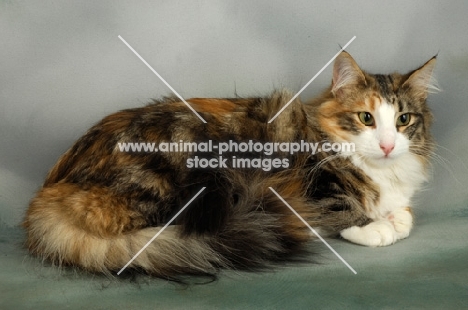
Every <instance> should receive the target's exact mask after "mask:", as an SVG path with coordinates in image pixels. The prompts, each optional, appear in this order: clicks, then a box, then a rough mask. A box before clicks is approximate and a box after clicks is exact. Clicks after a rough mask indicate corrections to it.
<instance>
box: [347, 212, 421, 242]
mask: <svg viewBox="0 0 468 310" xmlns="http://www.w3.org/2000/svg"><path fill="white" fill-rule="evenodd" d="M412 227H413V216H412V215H411V211H410V209H409V208H399V209H397V210H395V211H393V212H391V213H390V214H389V215H388V216H387V218H386V219H382V220H378V221H375V222H372V223H370V224H368V225H366V226H363V227H358V226H353V227H350V228H347V229H344V230H342V231H341V236H342V237H343V238H345V239H347V240H349V241H351V242H353V243H357V244H361V245H365V246H370V247H378V246H387V245H391V244H393V243H395V242H396V241H397V240H401V239H404V238H406V237H408V236H409V233H410V231H411V228H412Z"/></svg>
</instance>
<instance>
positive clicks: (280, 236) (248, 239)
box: [23, 180, 314, 278]
mask: <svg viewBox="0 0 468 310" xmlns="http://www.w3.org/2000/svg"><path fill="white" fill-rule="evenodd" d="M253 181H255V180H253ZM274 183H275V184H274V185H276V186H278V187H279V188H277V190H278V192H279V193H281V194H282V195H283V196H284V198H285V199H286V200H288V198H290V199H289V202H290V204H291V205H292V206H293V207H295V208H296V210H297V211H298V212H299V213H302V214H303V216H304V217H306V218H307V217H308V218H309V219H310V218H313V217H314V216H313V214H312V213H311V209H306V207H307V206H306V205H305V204H304V201H303V200H302V199H301V198H297V196H296V197H292V196H294V195H295V194H294V193H297V191H298V190H299V188H295V187H294V186H293V185H291V184H294V183H293V182H289V183H285V182H283V181H282V182H279V183H278V182H274ZM252 184H261V182H258V183H257V182H252V183H251V185H250V186H248V187H246V188H245V189H244V192H243V193H242V196H241V198H239V201H237V202H236V206H235V207H233V208H231V209H230V210H226V212H227V213H229V215H228V216H227V219H226V221H225V225H224V226H223V228H222V229H221V230H220V231H219V232H217V233H216V234H188V235H187V234H184V233H182V231H183V229H181V228H180V227H179V225H173V226H169V227H168V228H166V229H165V230H164V231H163V232H162V233H161V234H160V235H159V236H158V238H156V239H155V240H154V241H153V242H152V243H151V244H150V245H149V246H148V247H147V248H146V249H145V250H144V251H143V252H142V253H141V254H140V255H139V256H138V257H137V258H136V259H135V260H134V261H133V262H132V264H131V265H130V266H128V268H131V269H141V270H144V271H146V272H148V273H149V274H152V275H155V276H160V277H166V278H172V277H174V276H177V275H179V274H204V275H206V274H213V273H216V271H217V270H218V269H219V268H240V269H249V268H258V267H265V265H267V264H268V263H269V262H271V261H278V260H284V259H288V258H289V256H290V254H293V253H297V251H299V250H300V249H301V245H302V244H303V243H304V241H306V240H308V239H309V234H308V232H307V229H306V228H305V227H304V225H303V224H302V223H301V222H300V221H299V220H298V219H297V218H296V217H295V215H294V214H293V213H292V212H290V210H289V209H288V208H287V207H286V206H284V205H283V203H282V202H281V201H279V200H278V199H277V197H275V196H274V195H273V194H272V193H271V192H270V191H269V190H268V185H269V184H265V183H263V184H261V185H252ZM286 184H288V185H286ZM281 186H282V187H281ZM259 191H261V193H259ZM288 196H290V197H288ZM252 197H256V199H253V198H252ZM258 197H261V199H259V198H258ZM23 225H24V227H25V229H26V231H27V241H26V245H27V247H28V248H29V250H30V252H31V253H32V254H34V255H36V256H39V257H42V258H43V259H45V260H48V261H51V262H53V263H54V264H56V265H59V266H62V265H72V266H79V267H81V268H84V269H86V270H88V271H91V272H100V273H110V272H112V271H118V270H120V269H121V268H122V267H123V266H125V265H126V264H127V263H128V262H129V261H130V260H131V258H132V257H133V256H134V255H135V254H136V253H137V252H138V251H139V250H140V249H142V248H143V247H144V245H145V244H146V243H147V242H148V241H149V240H150V239H151V238H152V237H153V236H154V235H155V234H156V233H157V232H158V231H159V230H160V229H161V227H147V224H146V222H145V220H144V218H143V217H142V216H141V214H139V213H138V212H136V211H133V210H130V209H129V208H128V206H127V201H125V200H124V199H119V198H116V197H114V196H113V195H111V194H110V193H109V192H108V191H107V190H106V189H103V188H100V187H94V188H89V189H86V190H84V189H81V188H79V187H78V186H77V185H74V184H64V183H57V184H54V185H51V186H48V187H45V188H43V189H42V190H41V191H40V192H39V193H38V195H37V196H36V197H35V198H34V199H33V200H32V201H31V204H30V208H29V209H28V211H27V214H26V218H25V221H24V223H23Z"/></svg>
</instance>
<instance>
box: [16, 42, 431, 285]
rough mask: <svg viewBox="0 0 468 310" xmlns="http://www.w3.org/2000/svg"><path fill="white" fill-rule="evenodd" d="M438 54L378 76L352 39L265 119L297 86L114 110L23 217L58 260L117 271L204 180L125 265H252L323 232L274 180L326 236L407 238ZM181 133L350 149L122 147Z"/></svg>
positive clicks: (425, 156) (426, 148)
mask: <svg viewBox="0 0 468 310" xmlns="http://www.w3.org/2000/svg"><path fill="white" fill-rule="evenodd" d="M435 62H436V57H433V58H431V59H430V60H429V61H428V62H426V63H425V64H424V65H423V66H421V67H419V68H418V69H416V70H413V71H411V72H409V73H407V74H398V73H394V74H390V75H381V74H370V73H367V72H365V71H363V70H362V69H361V68H360V67H359V66H358V65H357V63H356V62H355V60H354V59H353V58H352V57H351V55H350V54H348V53H347V52H345V51H343V52H341V53H340V54H339V55H338V57H337V58H336V60H335V61H334V65H333V77H332V83H331V85H330V86H329V87H328V89H326V90H325V91H324V92H323V94H322V95H320V96H319V97H318V98H315V99H313V100H311V101H309V102H306V103H302V102H301V101H300V100H299V99H297V98H296V99H294V100H292V101H291V103H290V105H289V106H287V107H286V108H285V109H284V111H283V112H282V113H280V114H279V115H278V116H277V117H276V118H275V119H274V120H273V121H272V122H270V123H269V122H268V121H269V120H271V119H272V117H273V116H275V115H276V114H277V112H278V111H280V109H281V108H283V107H284V106H285V105H286V103H288V102H289V101H290V100H291V99H292V98H293V96H292V94H291V93H290V92H288V91H284V90H282V91H274V92H273V93H272V94H271V95H269V96H266V97H255V98H238V97H237V98H228V99H206V98H205V99H202V98H194V99H189V100H187V102H188V103H189V104H190V106H191V107H192V108H193V109H194V110H195V111H196V112H197V113H198V115H200V116H202V117H203V119H204V120H205V121H206V123H204V122H202V121H201V120H200V119H199V118H198V117H197V115H196V114H194V113H192V111H190V110H189V109H188V108H187V107H186V106H185V104H184V102H183V101H181V100H179V99H177V98H163V99H161V100H154V101H153V102H152V103H150V104H149V105H147V106H145V107H141V108H134V109H128V110H123V111H120V112H117V113H115V114H112V115H109V116H107V117H105V118H104V119H103V120H101V121H100V122H99V123H97V124H96V125H95V126H93V127H92V128H91V129H89V131H88V132H87V133H86V134H85V135H84V136H83V137H81V138H80V139H79V140H78V141H77V142H76V143H75V144H74V145H73V146H72V147H71V148H70V149H69V150H68V151H67V152H66V153H65V154H63V155H62V156H61V157H60V159H59V160H58V162H57V164H56V165H55V166H54V167H53V168H52V169H51V171H50V172H49V173H48V175H47V178H46V180H45V182H44V184H43V186H42V188H41V189H40V190H39V191H38V193H37V195H36V196H35V197H34V198H33V199H32V200H31V203H30V206H29V208H28V210H27V212H26V215H25V219H24V222H23V226H24V228H25V230H26V232H27V237H26V246H27V248H28V249H29V251H30V253H32V254H33V255H36V256H39V257H41V258H43V259H45V260H48V261H50V262H52V263H54V264H56V265H59V266H65V265H71V266H78V267H81V268H82V269H84V270H87V271H90V272H98V273H107V274H110V273H111V272H114V271H116V270H119V269H120V268H122V267H123V266H124V265H125V264H126V263H127V262H129V261H130V260H131V259H132V257H133V256H134V255H135V254H136V253H137V252H138V251H139V250H140V249H142V248H143V247H144V245H145V244H146V243H147V242H148V241H149V240H150V239H151V238H152V237H153V236H154V235H155V234H156V233H158V232H161V230H162V227H163V226H164V225H165V224H167V223H168V221H169V220H170V219H171V218H173V217H174V215H175V214H176V213H177V212H178V211H179V210H181V208H182V206H184V205H185V204H187V203H188V202H189V200H190V199H192V198H193V197H194V196H195V194H196V193H199V192H200V189H202V188H205V189H204V190H203V191H202V192H201V193H200V195H199V196H198V197H196V199H194V200H193V201H192V202H191V203H190V205H188V207H187V208H186V209H185V210H184V211H183V212H182V213H181V214H180V215H179V216H177V217H176V218H175V220H174V222H173V223H172V224H173V225H169V226H167V228H166V229H165V230H164V231H162V233H161V234H160V235H159V236H158V237H157V238H156V239H155V240H154V241H153V242H152V243H151V244H149V246H148V247H147V248H145V250H144V251H142V252H141V254H140V255H139V256H137V257H136V258H135V260H134V261H132V263H131V264H130V265H129V269H131V270H140V271H144V272H145V273H148V274H150V275H154V276H158V277H163V278H172V277H176V276H178V275H184V274H200V275H212V274H216V273H217V272H218V271H219V270H221V269H223V268H233V269H239V270H252V269H254V270H255V269H257V268H263V267H265V266H270V265H271V264H275V263H279V262H283V261H288V260H289V259H291V257H294V256H295V255H296V254H298V253H301V252H302V251H304V250H305V248H306V245H307V243H308V242H309V241H310V240H313V239H314V237H313V235H312V234H311V233H310V230H309V229H308V228H307V226H305V225H304V224H303V223H302V222H301V221H300V220H299V218H298V217H297V216H296V215H295V214H294V213H293V212H291V210H290V209H289V208H288V207H287V206H286V205H285V204H284V203H283V202H282V201H281V200H280V199H279V198H278V197H277V196H276V195H275V194H274V193H273V192H272V191H271V190H270V187H271V188H272V189H274V191H276V192H277V193H278V194H279V195H280V196H281V197H282V198H283V199H284V200H285V201H286V202H287V203H288V204H289V205H290V206H291V207H292V208H293V209H294V210H295V211H296V212H297V213H298V214H300V216H301V217H302V218H304V219H305V220H306V221H307V222H308V223H309V225H310V226H311V227H314V228H317V229H318V230H319V231H320V233H321V234H323V235H324V236H329V237H341V238H344V239H346V240H348V241H350V242H353V243H356V244H360V245H364V246H371V247H377V246H387V245H391V244H393V243H395V242H396V241H398V240H400V239H404V238H406V237H408V236H409V234H410V231H411V229H412V226H413V213H412V211H411V198H412V196H413V194H414V193H415V192H416V191H418V189H420V187H421V185H422V184H423V183H424V182H425V181H426V180H427V174H428V173H427V171H428V167H429V165H430V157H431V154H432V149H433V145H434V142H433V139H432V137H431V134H430V126H431V122H432V114H431V111H430V110H429V108H428V105H427V103H426V99H427V96H428V93H430V92H431V90H434V89H436V84H435V83H434V82H433V79H432V72H433V69H434V65H435ZM186 141H189V142H196V143H207V141H211V142H209V143H221V142H226V143H227V141H230V143H242V142H243V141H244V142H245V143H247V141H250V142H251V143H253V142H255V143H267V142H268V143H277V145H278V144H279V143H292V142H294V141H310V142H313V141H315V142H320V143H324V142H325V141H327V142H330V143H350V144H353V145H354V147H355V149H354V151H341V152H340V151H328V152H325V151H323V150H322V151H321V152H316V153H314V154H312V153H311V152H296V153H294V154H291V153H292V152H289V153H288V152H279V151H278V152H277V153H274V154H272V155H265V154H264V153H262V154H259V153H258V152H254V151H252V150H251V151H250V152H249V151H246V152H244V153H239V151H237V152H236V151H235V150H234V151H230V152H226V153H225V154H222V155H223V156H224V157H223V158H228V159H229V161H230V162H229V165H228V164H226V163H225V162H223V166H219V167H217V168H210V167H207V168H200V167H198V168H196V167H194V165H193V164H194V162H193V160H194V158H195V157H197V158H199V159H202V158H205V159H206V163H207V162H208V160H214V161H213V163H216V162H217V161H218V160H219V161H222V160H221V156H220V155H219V151H215V150H213V149H212V151H211V152H209V151H208V152H203V151H200V150H197V151H195V150H192V152H156V151H152V152H151V151H141V152H138V151H132V150H129V151H122V149H119V145H122V143H137V142H153V143H156V145H158V144H162V143H165V142H172V143H174V142H175V144H177V143H180V144H181V145H182V142H186ZM252 141H253V142H252ZM234 156H237V157H239V158H241V157H242V158H244V159H248V160H251V161H252V163H253V162H254V159H255V158H259V157H261V160H264V159H269V160H271V161H274V158H278V160H280V162H277V164H278V163H280V165H276V166H275V165H273V167H269V168H268V167H267V168H266V169H262V168H252V167H250V168H247V167H244V168H242V167H241V168H239V167H237V168H233V166H232V165H233V164H234V162H233V161H232V162H231V159H233V157H234ZM191 160H192V161H191ZM271 161H270V163H271ZM189 163H192V166H190V165H189ZM200 163H201V161H200ZM263 168H265V167H263ZM270 168H271V169H270Z"/></svg>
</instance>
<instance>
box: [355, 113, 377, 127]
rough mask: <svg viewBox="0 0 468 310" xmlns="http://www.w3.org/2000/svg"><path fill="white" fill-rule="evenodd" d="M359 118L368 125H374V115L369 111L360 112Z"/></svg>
mask: <svg viewBox="0 0 468 310" xmlns="http://www.w3.org/2000/svg"><path fill="white" fill-rule="evenodd" d="M358 115H359V120H360V121H361V123H363V124H364V125H366V126H372V125H374V117H373V116H372V114H370V113H369V112H359V113H358Z"/></svg>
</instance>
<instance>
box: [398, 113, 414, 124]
mask: <svg viewBox="0 0 468 310" xmlns="http://www.w3.org/2000/svg"><path fill="white" fill-rule="evenodd" d="M410 120H411V115H410V114H409V113H405V114H401V115H400V116H398V118H397V121H396V125H397V126H406V125H408V124H409V122H410Z"/></svg>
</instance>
